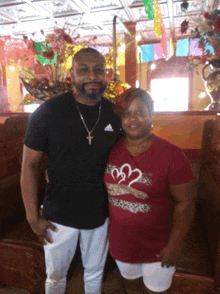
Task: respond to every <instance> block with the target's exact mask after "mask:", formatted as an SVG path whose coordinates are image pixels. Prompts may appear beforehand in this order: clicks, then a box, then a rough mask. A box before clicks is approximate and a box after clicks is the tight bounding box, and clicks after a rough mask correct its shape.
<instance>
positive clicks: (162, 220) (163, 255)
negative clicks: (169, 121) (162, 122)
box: [105, 88, 193, 294]
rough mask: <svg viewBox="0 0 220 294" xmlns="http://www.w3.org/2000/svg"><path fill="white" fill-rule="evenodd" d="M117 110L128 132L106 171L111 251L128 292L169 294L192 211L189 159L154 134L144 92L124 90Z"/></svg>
mask: <svg viewBox="0 0 220 294" xmlns="http://www.w3.org/2000/svg"><path fill="white" fill-rule="evenodd" d="M115 112H116V113H117V114H118V115H119V116H120V117H121V122H122V128H123V130H124V132H125V137H124V138H121V139H120V140H119V141H118V142H117V144H116V145H115V146H114V147H113V149H112V151H111V153H110V157H109V160H108V164H107V168H106V172H105V184H106V187H107V190H108V194H109V217H110V227H109V249H110V254H111V256H112V257H113V258H114V259H115V261H116V263H117V266H118V268H119V270H120V273H121V275H122V277H123V278H124V281H125V283H124V285H125V293H132V294H136V293H137V294H140V293H147V294H149V293H169V288H170V286H171V283H172V277H173V274H174V272H175V263H176V261H177V259H178V257H179V256H180V254H181V249H182V244H183V240H184V237H185V235H186V233H187V231H188V228H189V224H190V221H191V219H192V215H193V196H192V193H191V181H192V179H193V175H192V170H191V166H190V162H189V160H188V159H187V158H186V156H185V155H184V153H183V151H182V150H181V149H180V148H179V147H177V146H175V145H173V144H171V143H170V142H168V141H166V140H164V139H162V138H160V137H158V136H156V135H154V134H152V133H151V129H152V113H153V101H152V99H151V97H150V95H149V94H148V93H146V92H145V91H143V90H141V89H135V88H131V89H128V90H126V91H125V92H124V93H123V94H122V95H121V96H119V97H118V99H117V102H116V106H115Z"/></svg>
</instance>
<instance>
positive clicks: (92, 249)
mask: <svg viewBox="0 0 220 294" xmlns="http://www.w3.org/2000/svg"><path fill="white" fill-rule="evenodd" d="M53 224H54V225H55V226H56V227H57V229H58V232H54V231H51V230H50V235H51V237H52V240H53V243H47V245H45V246H44V253H45V265H46V275H47V278H46V282H45V293H46V294H64V293H65V289H66V276H67V272H68V269H69V266H70V263H71V261H72V259H73V257H74V254H75V252H76V247H77V243H78V240H79V245H80V250H81V258H82V263H83V267H84V287H85V293H86V294H101V287H102V277H103V272H104V267H105V261H106V256H107V252H108V219H107V220H106V221H105V223H104V225H102V226H101V227H98V228H96V229H93V230H78V229H74V228H71V227H66V226H62V225H59V224H57V223H53Z"/></svg>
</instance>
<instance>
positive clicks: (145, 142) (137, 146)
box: [125, 133, 154, 156]
mask: <svg viewBox="0 0 220 294" xmlns="http://www.w3.org/2000/svg"><path fill="white" fill-rule="evenodd" d="M153 139H154V135H153V134H152V133H150V134H149V135H148V136H146V137H144V138H141V139H137V140H135V139H132V138H130V137H127V136H126V137H125V145H126V147H127V149H128V151H129V153H130V154H131V155H132V156H138V155H139V154H141V153H142V152H144V151H146V150H147V149H148V148H149V147H150V146H151V145H152V143H153Z"/></svg>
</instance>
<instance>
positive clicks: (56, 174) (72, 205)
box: [24, 93, 121, 229]
mask: <svg viewBox="0 0 220 294" xmlns="http://www.w3.org/2000/svg"><path fill="white" fill-rule="evenodd" d="M77 105H78V107H79V109H80V112H81V113H82V115H83V117H84V120H85V123H86V124H87V127H88V129H89V130H90V131H91V130H92V128H93V127H94V125H95V123H96V120H97V118H98V115H99V106H100V103H98V104H97V105H95V106H87V105H83V104H79V103H78V104H77ZM120 129H121V126H120V119H119V118H118V117H117V116H116V115H115V114H114V112H113V104H112V103H111V102H109V101H108V100H106V99H104V98H103V99H102V101H101V114H100V119H99V121H98V123H97V125H96V127H95V129H94V131H93V132H92V136H93V139H92V144H91V145H89V143H88V139H87V138H86V137H87V136H88V133H87V131H86V128H85V126H84V125H83V122H82V120H81V118H80V115H79V112H78V109H77V107H76V102H75V101H74V98H73V95H72V94H71V93H66V94H63V95H60V96H58V97H55V98H52V99H50V100H48V101H46V102H44V103H43V104H42V105H41V106H40V107H39V108H38V109H37V110H36V111H35V112H34V113H33V114H32V115H31V116H30V118H29V122H28V128H27V132H26V137H25V140H24V144H25V145H26V146H27V147H29V148H31V149H34V150H37V151H44V150H46V153H47V170H48V176H49V179H50V181H49V184H47V187H46V192H45V197H44V202H43V207H44V208H43V216H44V217H45V218H47V219H49V220H50V221H54V222H57V223H59V224H62V225H65V226H71V227H74V228H78V229H93V228H97V227H99V226H101V225H102V224H104V222H105V219H106V217H107V215H108V208H107V207H108V205H107V195H106V191H105V188H104V184H103V174H104V170H105V164H106V161H107V156H108V153H109V149H110V147H111V146H112V145H113V144H114V143H115V142H116V141H117V139H118V137H119V135H120Z"/></svg>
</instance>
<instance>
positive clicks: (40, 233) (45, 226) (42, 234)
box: [29, 216, 58, 245]
mask: <svg viewBox="0 0 220 294" xmlns="http://www.w3.org/2000/svg"><path fill="white" fill-rule="evenodd" d="M29 224H30V226H31V228H32V230H33V232H34V233H35V235H37V237H38V238H39V241H40V242H41V243H42V244H43V245H46V241H47V242H49V243H52V242H53V240H52V238H51V236H50V233H49V231H48V230H49V229H50V230H52V231H55V232H57V231H58V229H57V228H56V227H55V226H54V225H53V224H52V223H51V222H49V221H48V220H47V219H45V218H44V217H42V216H39V218H37V219H36V220H29Z"/></svg>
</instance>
